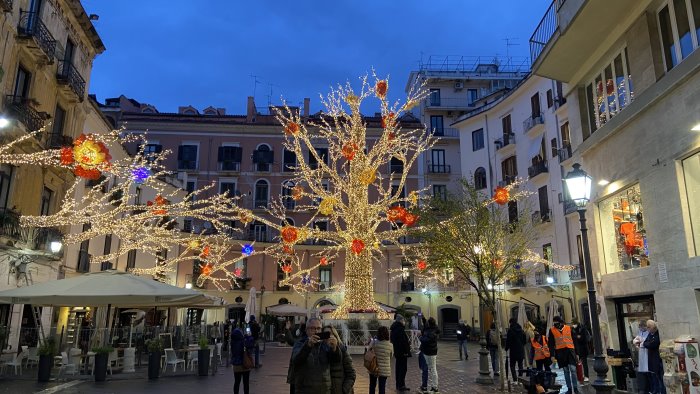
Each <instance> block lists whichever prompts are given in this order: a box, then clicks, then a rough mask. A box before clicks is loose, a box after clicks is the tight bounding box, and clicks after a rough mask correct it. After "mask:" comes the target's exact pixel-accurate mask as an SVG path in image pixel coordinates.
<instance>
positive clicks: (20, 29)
mask: <svg viewBox="0 0 700 394" xmlns="http://www.w3.org/2000/svg"><path fill="white" fill-rule="evenodd" d="M17 34H19V35H20V37H32V38H33V39H34V40H35V41H36V43H37V44H38V46H39V48H41V50H42V51H43V52H44V54H46V56H47V57H48V58H49V63H51V62H53V58H54V55H55V54H56V40H55V39H54V38H53V35H52V34H51V32H50V31H49V29H48V28H47V27H46V25H44V22H42V21H41V18H40V17H39V14H38V13H36V12H26V11H21V12H20V14H19V24H18V25H17Z"/></svg>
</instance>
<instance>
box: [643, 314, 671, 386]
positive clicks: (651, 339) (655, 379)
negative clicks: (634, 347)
mask: <svg viewBox="0 0 700 394" xmlns="http://www.w3.org/2000/svg"><path fill="white" fill-rule="evenodd" d="M647 329H648V330H649V335H648V336H647V339H645V340H644V342H642V346H643V347H644V348H645V349H647V350H648V351H649V353H648V355H649V372H651V392H652V393H662V394H666V386H664V380H663V378H664V364H663V362H662V361H661V354H660V353H659V346H661V337H660V336H659V329H658V327H656V322H655V321H653V320H647Z"/></svg>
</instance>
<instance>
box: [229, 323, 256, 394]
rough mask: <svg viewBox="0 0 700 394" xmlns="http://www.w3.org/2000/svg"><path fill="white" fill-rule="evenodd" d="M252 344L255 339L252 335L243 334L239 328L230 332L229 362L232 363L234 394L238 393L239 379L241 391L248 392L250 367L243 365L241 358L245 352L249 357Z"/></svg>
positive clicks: (246, 393) (253, 344) (245, 393)
mask: <svg viewBox="0 0 700 394" xmlns="http://www.w3.org/2000/svg"><path fill="white" fill-rule="evenodd" d="M254 346H255V341H254V340H253V337H252V336H250V335H245V336H244V335H243V331H241V330H240V329H239V328H236V329H235V330H233V333H232V334H231V364H233V376H234V378H235V380H234V383H233V392H234V394H238V391H239V389H240V386H241V380H242V381H243V393H244V394H248V393H250V369H248V368H246V367H245V366H244V365H243V358H244V355H245V353H246V352H247V353H248V357H250V355H251V354H252V353H253V347H254Z"/></svg>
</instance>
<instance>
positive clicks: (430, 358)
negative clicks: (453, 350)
mask: <svg viewBox="0 0 700 394" xmlns="http://www.w3.org/2000/svg"><path fill="white" fill-rule="evenodd" d="M439 334H440V330H439V329H438V326H437V323H436V322H435V318H432V317H431V318H430V319H428V322H427V326H426V327H425V330H423V335H421V337H420V350H421V352H423V353H424V354H425V361H426V363H427V364H428V386H430V393H438V392H439V390H438V372H437V354H438V344H437V338H438V335H439ZM426 392H427V391H426Z"/></svg>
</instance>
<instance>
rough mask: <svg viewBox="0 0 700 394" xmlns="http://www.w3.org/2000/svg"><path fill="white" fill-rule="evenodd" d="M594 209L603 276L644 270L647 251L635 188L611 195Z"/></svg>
mask: <svg viewBox="0 0 700 394" xmlns="http://www.w3.org/2000/svg"><path fill="white" fill-rule="evenodd" d="M598 207H599V212H600V233H601V239H602V241H603V253H604V255H605V264H606V268H607V272H608V273H612V272H617V271H622V270H628V269H631V268H637V267H646V266H648V265H649V248H648V245H647V236H646V227H645V223H644V209H643V206H642V196H641V193H640V190H639V185H634V186H632V187H629V188H627V189H625V190H622V191H620V192H617V193H615V194H614V195H612V196H610V197H608V198H606V199H605V200H603V201H601V202H600V204H599V206H598Z"/></svg>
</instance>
